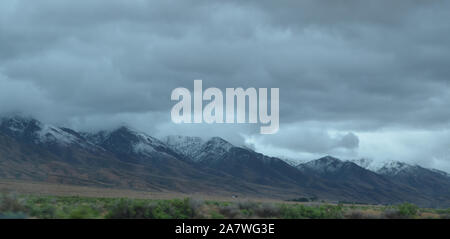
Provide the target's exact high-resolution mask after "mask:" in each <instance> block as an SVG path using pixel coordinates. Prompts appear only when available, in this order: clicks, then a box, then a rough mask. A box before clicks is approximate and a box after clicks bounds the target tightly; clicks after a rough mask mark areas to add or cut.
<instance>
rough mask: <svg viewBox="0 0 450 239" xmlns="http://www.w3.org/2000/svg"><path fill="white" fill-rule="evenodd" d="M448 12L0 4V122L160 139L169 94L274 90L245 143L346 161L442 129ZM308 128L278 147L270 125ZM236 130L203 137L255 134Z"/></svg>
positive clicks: (375, 6) (449, 48)
mask: <svg viewBox="0 0 450 239" xmlns="http://www.w3.org/2000/svg"><path fill="white" fill-rule="evenodd" d="M449 10H450V5H449V2H448V1H406V0H405V1H403V0H400V1H356V0H354V1H353V0H352V1H331V0H330V1H313V0H307V1H269V0H258V1H256V0H254V1H194V0H192V1H140V0H139V1H138V0H136V1H134V0H131V1H119V0H113V1H111V0H108V1H106V0H105V1H103V0H102V1H87V0H86V1H83V0H82V1H61V0H54V1H50V0H39V1H20V0H5V1H2V2H1V3H0V82H1V88H0V93H1V95H0V99H1V102H0V107H1V108H0V112H1V113H7V112H20V111H23V112H27V113H30V114H33V115H35V116H37V117H40V118H42V119H45V120H49V121H53V122H64V123H74V122H75V123H76V125H79V126H80V127H83V124H84V127H87V128H91V127H93V125H104V122H105V121H111V124H112V125H113V124H116V123H121V122H128V123H130V124H135V125H137V126H139V127H140V126H145V127H144V128H146V129H147V130H149V131H151V132H157V129H156V128H158V127H160V126H161V128H163V129H165V130H169V131H170V129H172V128H171V127H172V126H170V123H168V122H169V118H168V117H169V113H168V112H169V110H170V107H171V106H172V104H173V102H171V101H170V98H169V96H170V92H171V90H172V89H173V88H175V87H179V86H183V87H188V88H192V84H193V80H194V79H197V78H200V79H203V83H204V87H205V88H206V87H219V88H225V87H238V86H242V87H256V88H259V87H278V88H280V100H281V102H280V108H281V114H280V120H281V131H280V134H279V136H274V137H267V138H265V139H264V140H261V141H259V142H270V143H271V144H272V145H277V143H276V142H275V141H276V140H274V139H275V138H276V137H280V135H284V136H285V138H286V139H284V140H281V141H277V142H285V143H283V144H281V143H279V144H278V145H277V146H278V147H282V148H289V149H292V150H299V151H305V152H318V151H320V150H323V151H330V150H331V151H332V150H334V149H336V148H342V149H346V150H349V151H354V150H356V149H358V147H359V146H361V145H364V141H362V139H358V138H359V135H358V132H372V131H375V130H382V129H386V128H389V129H391V130H394V131H395V130H398V129H402V130H430V131H433V130H446V129H447V127H448V125H449V117H450V113H449V112H450V111H449V110H448V109H449V107H450V93H449V84H448V82H449V79H448V77H449V75H450V72H449V71H450V70H449V69H450V67H448V62H450V45H449V44H448V42H450V24H448V22H449V21H450V15H449V14H448V11H449ZM146 121H148V122H151V125H153V126H152V127H149V126H148V124H146V123H145V122H146ZM83 122H84V123H83ZM98 122H102V123H98ZM308 122H309V123H310V122H314V125H315V126H314V127H315V128H313V129H312V131H308V132H315V133H314V134H312V135H315V136H311V138H315V140H311V141H308V142H306V141H301V140H297V141H295V142H294V143H290V142H291V141H293V140H292V139H295V136H296V134H295V133H292V134H285V133H283V125H285V128H289V129H290V130H291V131H293V132H299V133H306V131H305V130H307V129H305V127H306V126H305V125H309V123H308ZM237 127H238V129H239V130H238V129H235V130H233V132H235V133H230V132H229V130H224V129H223V128H222V129H218V128H220V127H219V126H217V127H215V128H217V129H218V130H217V131H216V132H217V133H221V134H222V133H224V134H225V136H227V135H228V137H229V138H236V139H237V138H239V137H241V138H242V137H245V136H242V135H252V134H253V133H254V132H257V131H256V129H257V127H248V126H247V125H240V126H237ZM175 128H177V127H173V129H175ZM207 128H209V126H208V127H207ZM172 131H173V130H172ZM196 131H198V132H199V130H196ZM285 131H286V130H285ZM331 131H335V132H339V136H330V133H329V132H331ZM187 132H190V131H189V130H188V131H187ZM208 132H209V131H208ZM157 133H161V132H157ZM258 137H260V136H258ZM311 142H314V143H313V145H312V144H311ZM436 143H437V142H436ZM446 143H448V142H446Z"/></svg>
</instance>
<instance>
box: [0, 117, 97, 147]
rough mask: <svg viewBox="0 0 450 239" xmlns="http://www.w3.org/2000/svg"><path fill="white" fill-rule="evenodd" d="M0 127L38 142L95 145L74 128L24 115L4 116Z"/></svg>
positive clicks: (16, 135)
mask: <svg viewBox="0 0 450 239" xmlns="http://www.w3.org/2000/svg"><path fill="white" fill-rule="evenodd" d="M0 129H1V130H2V132H4V133H6V134H8V135H9V136H12V137H14V138H17V139H21V140H25V141H28V142H32V143H36V144H52V145H53V144H57V145H60V146H68V145H78V146H82V147H93V145H91V144H90V143H89V142H87V141H86V140H85V139H84V138H83V136H82V135H80V134H78V133H76V132H75V131H73V130H70V129H67V128H60V127H56V126H53V125H50V124H44V123H41V122H40V121H38V120H35V119H32V118H27V117H22V116H13V117H5V118H2V119H1V122H0Z"/></svg>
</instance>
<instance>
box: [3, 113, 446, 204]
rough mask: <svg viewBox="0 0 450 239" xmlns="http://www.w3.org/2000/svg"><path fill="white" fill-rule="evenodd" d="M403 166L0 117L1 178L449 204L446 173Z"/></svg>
mask: <svg viewBox="0 0 450 239" xmlns="http://www.w3.org/2000/svg"><path fill="white" fill-rule="evenodd" d="M399 168H401V169H402V170H399V171H395V172H394V171H392V170H391V169H389V170H388V169H387V168H386V169H383V170H381V169H380V171H379V172H372V171H370V170H367V169H365V168H362V167H360V166H358V165H357V164H355V163H352V162H344V161H341V160H339V159H336V158H332V157H329V156H328V157H324V158H321V159H318V160H313V161H310V162H307V163H304V164H301V165H299V166H297V168H296V167H293V166H291V165H289V164H287V163H286V162H284V161H283V160H281V159H278V158H274V157H268V156H265V155H263V154H260V153H257V152H255V151H253V150H250V149H247V148H241V147H236V146H234V145H232V144H230V143H229V142H227V141H225V140H223V139H221V138H219V137H212V138H210V139H208V140H203V139H201V138H196V137H183V136H170V137H167V138H165V139H163V140H158V139H156V138H153V137H151V136H149V135H146V134H144V133H141V132H138V131H135V130H132V129H129V128H126V127H121V128H118V129H116V130H113V131H108V132H106V131H102V132H98V133H95V134H91V133H79V132H76V131H74V130H71V129H67V128H59V127H55V126H51V125H46V124H43V123H41V122H39V121H37V120H34V119H27V118H20V117H13V118H3V119H1V121H0V178H8V179H25V180H35V181H48V182H57V183H66V184H79V185H95V186H105V187H120V188H133V189H142V190H166V191H176V192H185V193H194V192H206V193H212V194H222V195H230V194H231V193H233V194H236V193H238V194H244V195H252V196H260V197H269V198H282V199H292V198H295V197H312V196H314V197H318V198H320V199H325V200H334V201H337V200H342V201H353V202H367V203H398V202H403V201H410V202H414V203H417V204H419V205H423V206H445V205H447V206H448V205H450V203H449V202H450V200H449V198H450V193H449V188H450V187H449V186H448V185H449V181H450V179H449V177H448V176H447V175H445V174H444V173H442V172H440V173H439V172H437V171H433V170H429V169H425V168H421V167H412V168H409V167H399ZM412 172H413V173H412Z"/></svg>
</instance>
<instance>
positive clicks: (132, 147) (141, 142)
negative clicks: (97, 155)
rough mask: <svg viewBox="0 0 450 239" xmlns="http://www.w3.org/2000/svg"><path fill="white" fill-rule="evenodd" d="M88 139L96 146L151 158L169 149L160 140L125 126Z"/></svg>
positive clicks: (91, 135)
mask: <svg viewBox="0 0 450 239" xmlns="http://www.w3.org/2000/svg"><path fill="white" fill-rule="evenodd" d="M86 137H87V138H88V140H89V141H91V142H92V143H94V144H98V145H102V146H104V147H107V148H111V147H113V148H116V149H117V150H122V151H126V152H130V153H135V154H140V155H143V156H150V155H152V153H154V152H157V151H160V150H165V149H167V146H166V145H165V144H164V143H163V142H161V141H160V140H158V139H156V138H154V137H151V136H149V135H147V134H145V133H142V132H138V131H136V130H133V129H131V128H128V127H124V126H122V127H119V128H117V129H116V130H113V131H100V132H98V133H96V134H86Z"/></svg>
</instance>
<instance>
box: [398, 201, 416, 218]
mask: <svg viewBox="0 0 450 239" xmlns="http://www.w3.org/2000/svg"><path fill="white" fill-rule="evenodd" d="M397 208H398V211H399V213H400V215H402V216H404V217H406V218H413V217H415V216H417V213H418V211H419V207H417V206H416V205H414V204H411V203H403V204H400V205H398V207H397Z"/></svg>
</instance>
